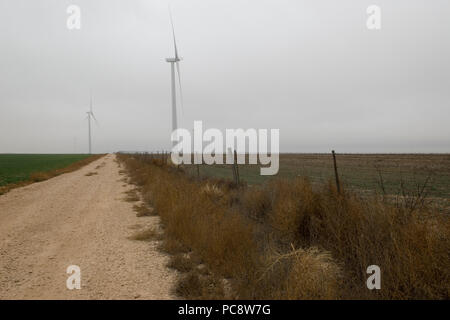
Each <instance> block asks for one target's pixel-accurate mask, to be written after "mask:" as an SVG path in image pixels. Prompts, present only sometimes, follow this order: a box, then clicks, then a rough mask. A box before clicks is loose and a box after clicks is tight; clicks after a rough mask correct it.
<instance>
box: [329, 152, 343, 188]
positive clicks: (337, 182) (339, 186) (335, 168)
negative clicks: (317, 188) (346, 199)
mask: <svg viewBox="0 0 450 320" xmlns="http://www.w3.org/2000/svg"><path fill="white" fill-rule="evenodd" d="M331 153H332V154H333V164H334V175H335V177H336V187H337V192H338V193H339V194H340V193H341V184H340V183H339V174H338V169H337V164H336V154H335V152H334V150H332V151H331Z"/></svg>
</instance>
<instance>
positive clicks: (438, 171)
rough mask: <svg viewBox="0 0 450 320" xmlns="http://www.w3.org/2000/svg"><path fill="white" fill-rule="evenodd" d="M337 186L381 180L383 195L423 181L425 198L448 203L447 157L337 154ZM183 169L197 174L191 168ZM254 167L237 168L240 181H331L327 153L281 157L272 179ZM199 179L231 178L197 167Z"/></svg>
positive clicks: (374, 184) (369, 185) (377, 184)
mask: <svg viewBox="0 0 450 320" xmlns="http://www.w3.org/2000/svg"><path fill="white" fill-rule="evenodd" d="M336 158H337V166H338V171H339V176H340V179H341V183H342V184H343V185H344V186H345V187H347V188H350V189H357V190H360V191H363V192H375V191H376V192H381V190H382V187H381V181H382V182H383V185H384V189H385V192H386V193H387V194H394V195H395V194H400V193H401V191H402V189H403V190H406V191H408V192H410V193H413V192H415V191H417V187H418V186H421V185H423V184H424V183H425V182H426V181H427V180H428V182H427V189H428V195H429V196H430V197H433V198H441V199H446V202H447V201H448V200H450V155H449V154H337V155H336ZM185 168H186V170H187V171H188V172H189V173H190V174H192V175H196V174H197V171H196V170H197V169H196V168H195V166H192V165H191V166H186V167H185ZM259 168H260V167H259V166H257V165H239V173H240V177H241V180H244V181H245V182H246V183H247V184H249V185H253V184H260V183H264V182H265V181H268V180H270V179H274V178H277V177H278V178H288V179H290V178H294V177H298V176H301V177H308V178H309V179H310V181H312V182H313V183H314V184H322V183H326V182H328V181H329V180H330V179H331V180H332V181H334V169H333V158H332V156H331V154H281V155H280V169H279V172H278V174H277V175H276V176H261V175H260V173H259ZM200 174H201V175H202V176H208V177H216V178H223V179H232V178H233V176H232V170H231V166H229V165H211V166H209V165H200Z"/></svg>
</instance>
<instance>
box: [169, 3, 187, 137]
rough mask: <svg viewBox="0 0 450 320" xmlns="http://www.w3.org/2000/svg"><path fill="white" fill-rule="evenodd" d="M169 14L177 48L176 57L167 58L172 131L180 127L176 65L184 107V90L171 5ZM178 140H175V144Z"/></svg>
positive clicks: (174, 44) (175, 47) (174, 43)
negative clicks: (170, 92)
mask: <svg viewBox="0 0 450 320" xmlns="http://www.w3.org/2000/svg"><path fill="white" fill-rule="evenodd" d="M169 15H170V23H171V25H172V35H173V46H174V50H175V57H173V58H167V59H166V61H167V62H168V63H170V67H171V84H172V132H174V131H175V130H176V129H178V122H177V93H176V87H175V67H176V69H177V70H176V72H177V74H178V85H179V87H180V100H181V107H183V91H182V90H181V75H180V61H181V60H182V58H180V56H179V55H178V48H177V41H176V37H175V28H174V26H173V19H172V12H171V10H170V6H169ZM175 144H176V142H175V141H174V142H173V145H174V146H175Z"/></svg>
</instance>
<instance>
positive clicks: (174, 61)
mask: <svg viewBox="0 0 450 320" xmlns="http://www.w3.org/2000/svg"><path fill="white" fill-rule="evenodd" d="M181 60H183V58H166V61H167V62H170V63H177V62H179V61H181Z"/></svg>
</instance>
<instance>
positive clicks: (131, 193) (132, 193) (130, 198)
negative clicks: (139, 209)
mask: <svg viewBox="0 0 450 320" xmlns="http://www.w3.org/2000/svg"><path fill="white" fill-rule="evenodd" d="M124 193H125V194H126V195H127V196H126V197H125V198H124V200H125V201H127V202H137V201H139V200H141V198H140V197H139V194H138V190H136V189H132V190H128V191H125V192H124Z"/></svg>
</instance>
